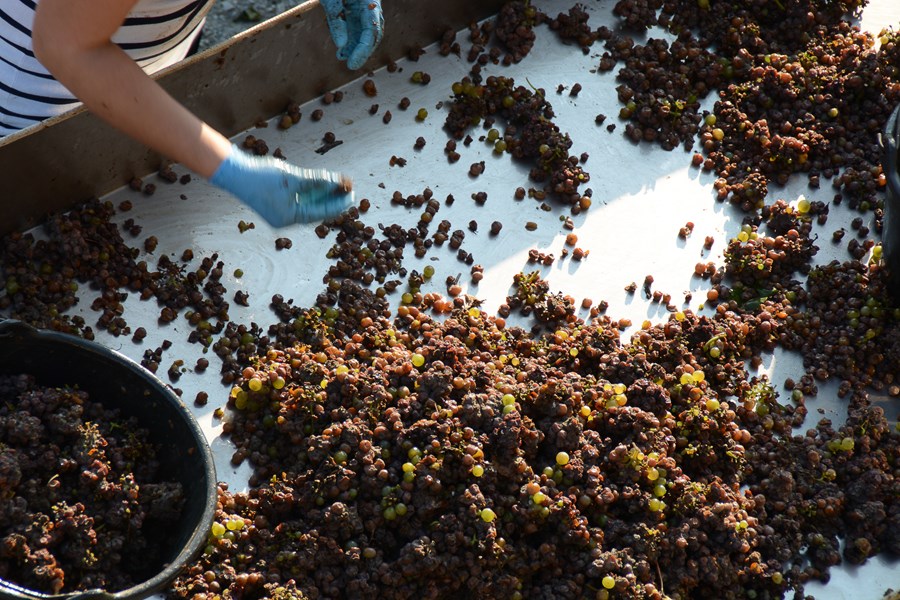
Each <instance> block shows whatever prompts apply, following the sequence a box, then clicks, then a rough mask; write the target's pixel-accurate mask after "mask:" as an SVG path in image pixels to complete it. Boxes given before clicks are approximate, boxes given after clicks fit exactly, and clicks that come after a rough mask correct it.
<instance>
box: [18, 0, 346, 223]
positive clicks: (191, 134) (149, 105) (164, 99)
mask: <svg viewBox="0 0 900 600" xmlns="http://www.w3.org/2000/svg"><path fill="white" fill-rule="evenodd" d="M136 3H137V0H41V2H40V3H39V4H38V8H37V11H36V13H35V21H34V27H33V31H32V42H33V47H34V52H35V56H36V57H37V58H38V60H40V61H41V62H42V63H43V64H44V66H45V67H47V69H48V70H49V71H50V72H51V73H52V74H53V76H54V77H56V79H57V80H58V81H59V82H60V83H62V84H63V85H64V86H66V88H68V89H69V91H70V92H72V93H73V94H74V95H75V96H76V97H77V98H78V99H79V100H81V101H82V102H84V104H85V106H87V108H88V109H90V110H91V111H92V112H93V113H95V114H96V115H98V116H99V117H101V118H102V119H104V120H105V121H107V122H109V123H110V124H111V125H113V126H114V127H116V128H117V129H119V130H120V131H122V132H124V133H126V134H127V135H129V136H131V137H132V138H134V139H135V140H137V141H139V142H141V143H143V144H145V145H147V146H149V147H150V148H153V149H154V150H156V151H157V152H159V153H160V154H162V155H163V156H165V157H166V158H169V159H172V160H175V161H177V162H179V163H181V164H183V165H185V166H186V167H188V168H189V169H191V170H192V171H194V172H195V173H198V174H200V175H202V176H203V177H206V178H207V179H209V181H210V182H211V183H213V184H214V185H216V186H218V187H220V188H222V189H223V190H226V191H227V192H229V193H231V194H233V195H234V196H236V197H237V198H238V199H239V200H241V201H242V202H243V203H244V204H246V205H247V206H249V207H250V208H252V209H253V210H254V211H256V212H257V213H258V214H259V215H260V216H262V217H263V218H264V219H265V220H266V221H267V222H268V223H269V224H270V225H272V226H274V227H284V226H286V225H292V224H294V223H308V222H311V221H321V220H323V219H327V218H331V217H335V216H337V215H338V214H340V213H341V212H343V211H344V210H346V209H347V208H349V207H350V205H351V204H352V202H353V193H352V191H351V183H350V181H349V179H347V178H346V177H344V176H342V175H340V174H339V173H334V172H331V171H326V170H324V169H301V168H300V167H297V166H295V165H292V164H290V163H288V162H286V161H279V160H277V159H275V158H271V157H257V156H249V155H247V154H245V153H244V152H242V151H241V150H240V149H239V148H238V147H237V146H235V145H233V144H232V143H231V142H230V141H229V140H228V139H227V138H226V137H225V136H223V135H222V134H220V133H219V132H218V131H216V130H215V129H213V128H212V127H210V126H209V125H207V124H206V123H204V122H203V121H201V120H200V119H198V118H197V117H196V116H194V114H192V113H191V112H190V111H189V110H187V109H186V108H185V107H184V106H182V105H181V104H179V103H178V102H176V101H175V99H173V98H172V97H171V96H169V94H168V93H166V91H165V90H163V89H162V87H160V85H159V84H158V83H156V81H154V80H153V79H152V78H151V77H150V76H149V75H147V74H146V73H145V72H144V71H143V70H142V69H141V68H140V67H139V66H138V65H137V64H136V63H135V62H134V61H133V60H132V59H131V57H129V56H128V55H127V54H126V53H125V52H123V51H122V49H121V48H119V47H118V46H117V45H116V44H114V43H113V42H112V41H111V38H112V36H113V34H114V33H115V32H116V31H117V30H118V28H119V27H120V26H121V24H122V22H123V21H124V20H125V17H126V16H127V15H128V13H129V11H130V10H131V8H132V7H133V6H134V5H135V4H136Z"/></svg>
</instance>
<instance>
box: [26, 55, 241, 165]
mask: <svg viewBox="0 0 900 600" xmlns="http://www.w3.org/2000/svg"><path fill="white" fill-rule="evenodd" d="M42 60H44V61H45V64H46V66H47V68H48V69H50V71H51V72H52V73H53V74H54V76H55V77H56V78H57V79H58V80H59V81H60V82H61V83H62V84H63V85H65V86H66V87H67V88H68V89H69V90H70V91H71V92H72V93H73V94H74V95H75V96H77V97H78V98H79V99H80V100H81V101H82V102H84V104H85V105H86V106H87V107H88V108H89V109H90V110H91V111H92V112H94V113H95V114H96V115H97V116H99V117H101V118H102V119H104V120H105V121H107V122H108V123H110V124H111V125H113V126H114V127H116V128H117V129H119V130H121V131H122V132H124V133H126V134H128V135H129V136H131V137H133V138H134V139H136V140H137V141H139V142H141V143H143V144H145V145H147V146H149V147H151V148H153V149H154V150H156V151H157V152H159V153H160V154H162V155H164V156H166V157H167V158H171V159H172V160H175V161H177V162H180V163H182V164H184V165H186V166H187V167H188V168H190V169H192V170H193V171H195V172H197V173H199V174H200V175H203V176H204V177H210V176H211V175H212V174H213V172H214V171H215V170H216V167H218V165H219V164H220V163H221V162H222V160H223V159H224V158H225V156H226V155H227V153H228V149H229V148H230V143H229V142H228V140H227V139H225V138H224V137H223V136H222V135H220V134H219V133H218V132H216V131H215V130H214V129H212V128H211V127H209V126H208V125H206V124H205V123H203V122H202V121H201V120H200V119H198V118H197V117H196V116H194V115H193V114H192V113H191V112H190V111H188V110H187V109H186V108H184V107H183V106H182V105H180V104H179V103H178V102H176V101H175V100H174V99H173V98H172V97H171V96H169V94H168V93H166V91H165V90H163V89H162V88H161V87H160V86H159V84H157V83H156V82H155V81H154V80H153V79H151V78H150V77H149V76H148V75H147V74H146V73H144V71H142V70H141V68H140V67H138V66H137V65H136V64H135V63H134V61H132V60H131V58H130V57H128V55H126V54H125V53H124V52H123V51H122V50H121V49H120V48H119V47H118V46H115V45H114V44H112V43H110V44H107V45H102V46H99V47H97V48H89V49H80V50H77V51H75V52H69V53H62V52H59V53H57V52H50V53H49V56H45V57H42Z"/></svg>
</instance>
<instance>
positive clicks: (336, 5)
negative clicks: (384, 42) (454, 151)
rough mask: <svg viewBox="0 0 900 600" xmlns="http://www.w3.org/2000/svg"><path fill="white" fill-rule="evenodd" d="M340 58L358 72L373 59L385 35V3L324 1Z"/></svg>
mask: <svg viewBox="0 0 900 600" xmlns="http://www.w3.org/2000/svg"><path fill="white" fill-rule="evenodd" d="M320 1H321V3H322V8H324V9H325V16H326V17H327V19H328V29H329V30H330V31H331V39H333V40H334V45H335V46H337V49H338V50H337V57H338V59H340V60H346V61H347V67H349V68H350V69H358V68H360V67H361V66H363V65H364V64H365V62H366V61H367V60H368V59H369V57H370V56H371V55H372V52H373V51H374V50H375V48H376V47H377V46H378V44H379V43H380V42H381V36H382V35H383V33H384V15H383V14H382V12H381V0H320Z"/></svg>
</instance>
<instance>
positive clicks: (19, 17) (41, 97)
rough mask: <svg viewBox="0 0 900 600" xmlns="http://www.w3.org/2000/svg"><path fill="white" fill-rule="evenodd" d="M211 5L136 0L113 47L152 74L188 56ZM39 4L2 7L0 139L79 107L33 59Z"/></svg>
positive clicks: (24, 1)
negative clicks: (34, 32)
mask: <svg viewBox="0 0 900 600" xmlns="http://www.w3.org/2000/svg"><path fill="white" fill-rule="evenodd" d="M213 1H214V0H139V1H138V2H137V4H135V6H134V7H133V8H132V10H131V12H130V13H129V15H128V17H127V18H126V19H125V22H124V23H123V24H122V26H121V27H120V28H119V30H118V31H117V32H116V33H115V35H113V37H112V41H113V42H115V43H116V44H118V45H119V46H120V47H121V48H122V49H123V50H125V52H126V53H127V54H128V55H129V56H131V58H133V59H134V60H135V62H137V64H138V65H139V66H140V67H141V68H142V69H144V70H145V71H146V72H148V73H155V72H157V71H159V70H161V69H163V68H165V67H168V66H169V65H171V64H174V63H176V62H178V61H179V60H181V59H183V58H184V57H185V56H187V53H188V51H189V50H190V48H191V45H192V44H193V43H194V40H196V39H197V36H199V35H200V30H201V28H202V26H203V21H204V19H205V17H206V13H207V12H209V9H210V7H211V6H212V3H213ZM37 2H38V0H4V1H3V2H0V137H2V136H4V135H7V134H9V133H12V132H14V131H17V130H19V129H22V128H24V127H28V126H29V125H33V124H34V123H37V122H39V121H43V120H44V119H46V118H48V117H52V116H55V115H58V114H61V113H64V112H66V111H67V110H70V109H72V108H74V107H76V106H78V105H79V104H80V103H79V102H78V100H76V99H75V97H74V96H73V95H72V94H71V93H70V92H69V91H68V90H67V89H66V88H65V87H63V85H62V84H60V83H59V82H58V81H56V80H55V79H54V78H53V76H52V75H50V73H49V72H48V71H47V69H46V68H44V66H43V65H42V64H41V63H40V62H38V60H37V59H36V58H35V57H34V51H33V49H32V45H31V29H32V24H33V22H34V11H35V8H36V7H37Z"/></svg>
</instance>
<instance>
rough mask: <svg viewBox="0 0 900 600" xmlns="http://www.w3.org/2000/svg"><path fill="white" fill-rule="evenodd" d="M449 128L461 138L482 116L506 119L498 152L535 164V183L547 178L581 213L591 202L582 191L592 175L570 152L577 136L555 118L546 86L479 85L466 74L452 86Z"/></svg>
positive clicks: (504, 80) (500, 81) (494, 79)
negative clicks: (542, 87) (544, 87)
mask: <svg viewBox="0 0 900 600" xmlns="http://www.w3.org/2000/svg"><path fill="white" fill-rule="evenodd" d="M452 89H453V101H452V103H451V104H450V107H449V111H448V114H447V118H446V121H445V124H444V128H445V129H446V130H447V131H448V132H449V133H450V135H451V136H453V137H454V138H456V139H463V137H464V136H465V135H466V132H467V131H468V130H469V129H470V128H471V127H473V126H475V125H476V124H478V123H480V122H481V120H482V119H488V118H490V119H495V118H500V119H503V120H504V121H505V122H506V123H507V126H506V130H505V132H504V133H503V135H502V136H500V135H499V134H498V136H497V137H496V141H495V142H494V150H495V151H496V152H509V153H510V154H511V155H512V156H513V157H514V158H517V159H520V160H527V161H531V162H534V163H535V166H534V167H533V168H532V169H531V171H530V172H529V175H530V177H531V179H532V180H533V181H535V182H545V181H546V182H547V184H546V186H545V187H546V191H547V192H548V193H550V194H552V195H554V196H555V197H557V198H558V199H560V200H561V201H563V202H565V203H567V204H571V205H573V208H575V209H576V210H577V211H580V210H582V209H584V208H587V207H588V206H590V201H589V198H585V196H586V195H587V194H586V193H585V194H582V193H580V192H579V190H578V188H579V187H580V186H581V185H582V184H586V183H587V182H588V181H590V175H589V174H588V173H587V172H586V171H585V170H584V169H583V168H582V167H581V165H580V164H579V157H578V156H574V155H570V154H569V149H570V148H571V146H572V140H571V139H570V138H569V136H568V134H565V133H563V132H561V131H560V129H559V127H558V126H557V125H556V124H555V123H554V122H553V117H554V113H553V107H552V106H551V105H550V103H549V102H548V101H547V99H546V97H545V93H544V91H543V90H536V91H534V92H533V91H531V90H529V89H528V88H526V87H524V86H521V85H516V83H515V81H514V80H513V79H511V78H509V77H503V76H494V75H491V76H490V77H488V78H487V79H486V80H485V82H484V83H483V84H476V83H474V82H473V81H472V80H471V79H470V78H468V77H465V78H463V79H462V80H461V81H457V82H456V83H454V84H453V87H452Z"/></svg>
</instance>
